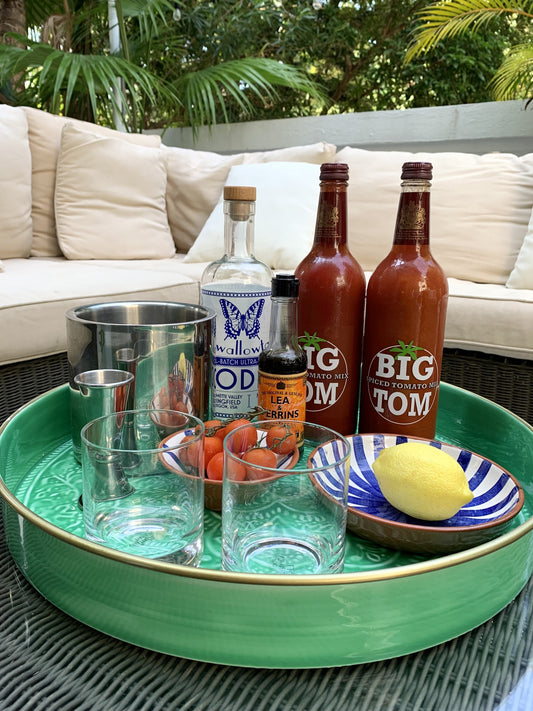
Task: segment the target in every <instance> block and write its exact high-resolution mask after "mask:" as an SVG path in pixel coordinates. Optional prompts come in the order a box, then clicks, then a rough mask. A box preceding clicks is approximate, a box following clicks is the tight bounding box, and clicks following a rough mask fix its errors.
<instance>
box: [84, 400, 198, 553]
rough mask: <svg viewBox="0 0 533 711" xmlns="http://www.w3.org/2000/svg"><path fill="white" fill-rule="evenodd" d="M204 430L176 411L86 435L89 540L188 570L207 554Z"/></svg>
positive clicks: (88, 429) (151, 413) (135, 415)
mask: <svg viewBox="0 0 533 711" xmlns="http://www.w3.org/2000/svg"><path fill="white" fill-rule="evenodd" d="M204 431H205V427H204V424H203V422H202V421H201V420H199V419H198V418H196V417H193V416H192V415H185V414H184V413H180V412H176V411H173V410H156V409H143V410H128V411H123V412H118V413H115V414H112V415H107V416H104V417H99V418H97V419H95V420H92V421H91V422H89V423H88V424H87V425H86V426H85V427H84V428H83V429H82V431H81V440H82V475H83V495H82V501H83V519H84V525H85V533H86V536H87V538H88V539H89V540H92V541H95V542H97V543H101V544H103V545H105V546H108V547H110V548H114V549H116V550H119V551H122V552H125V553H130V554H132V555H140V556H144V557H146V558H153V559H159V560H164V561H167V562H171V563H180V564H183V565H198V564H199V562H200V558H201V555H202V550H203V516H204V462H203V439H204Z"/></svg>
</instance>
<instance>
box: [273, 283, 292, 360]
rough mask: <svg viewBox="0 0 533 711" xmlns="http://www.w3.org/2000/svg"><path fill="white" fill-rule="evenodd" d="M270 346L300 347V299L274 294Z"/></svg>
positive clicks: (278, 348)
mask: <svg viewBox="0 0 533 711" xmlns="http://www.w3.org/2000/svg"><path fill="white" fill-rule="evenodd" d="M269 341H270V343H269V348H270V349H272V350H282V349H293V350H295V349H296V348H297V347H298V299H297V298H293V297H287V296H273V297H272V307H271V311H270V337H269Z"/></svg>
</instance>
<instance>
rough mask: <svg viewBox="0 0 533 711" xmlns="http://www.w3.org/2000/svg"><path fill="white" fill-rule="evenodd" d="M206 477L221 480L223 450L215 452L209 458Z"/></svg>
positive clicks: (222, 473)
mask: <svg viewBox="0 0 533 711" xmlns="http://www.w3.org/2000/svg"><path fill="white" fill-rule="evenodd" d="M206 474H207V478H208V479H213V480H214V481H222V479H223V476H224V452H217V453H216V454H214V455H213V456H212V457H211V459H210V460H209V462H208V464H207V467H206Z"/></svg>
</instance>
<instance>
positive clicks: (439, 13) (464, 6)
mask: <svg viewBox="0 0 533 711" xmlns="http://www.w3.org/2000/svg"><path fill="white" fill-rule="evenodd" d="M504 15H508V16H512V15H523V16H525V17H530V18H532V19H533V2H531V1H529V2H528V1H526V2H517V1H516V0H488V1H487V0H439V2H436V3H433V4H431V5H428V6H427V7H425V8H423V9H422V10H420V11H419V13H418V16H419V21H418V23H417V26H416V27H415V30H414V39H413V41H412V42H411V44H410V45H409V47H408V48H407V52H406V55H405V61H406V62H409V61H411V60H412V59H414V58H415V57H417V56H418V55H420V54H421V53H423V52H426V51H428V50H430V49H432V48H433V47H435V45H437V44H438V43H439V42H441V41H442V40H445V39H446V38H447V37H454V36H457V35H459V34H462V33H464V32H467V31H469V30H475V29H478V28H480V27H482V26H483V25H486V24H488V23H489V22H491V21H492V20H494V19H495V18H496V17H502V16H504Z"/></svg>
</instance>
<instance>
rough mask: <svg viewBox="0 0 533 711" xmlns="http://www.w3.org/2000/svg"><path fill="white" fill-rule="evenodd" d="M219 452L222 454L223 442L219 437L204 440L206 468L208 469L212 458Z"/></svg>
mask: <svg viewBox="0 0 533 711" xmlns="http://www.w3.org/2000/svg"><path fill="white" fill-rule="evenodd" d="M218 452H222V440H221V439H219V438H218V437H205V438H204V467H205V468H206V469H207V465H208V464H209V462H210V460H211V459H212V457H214V455H215V454H218Z"/></svg>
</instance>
